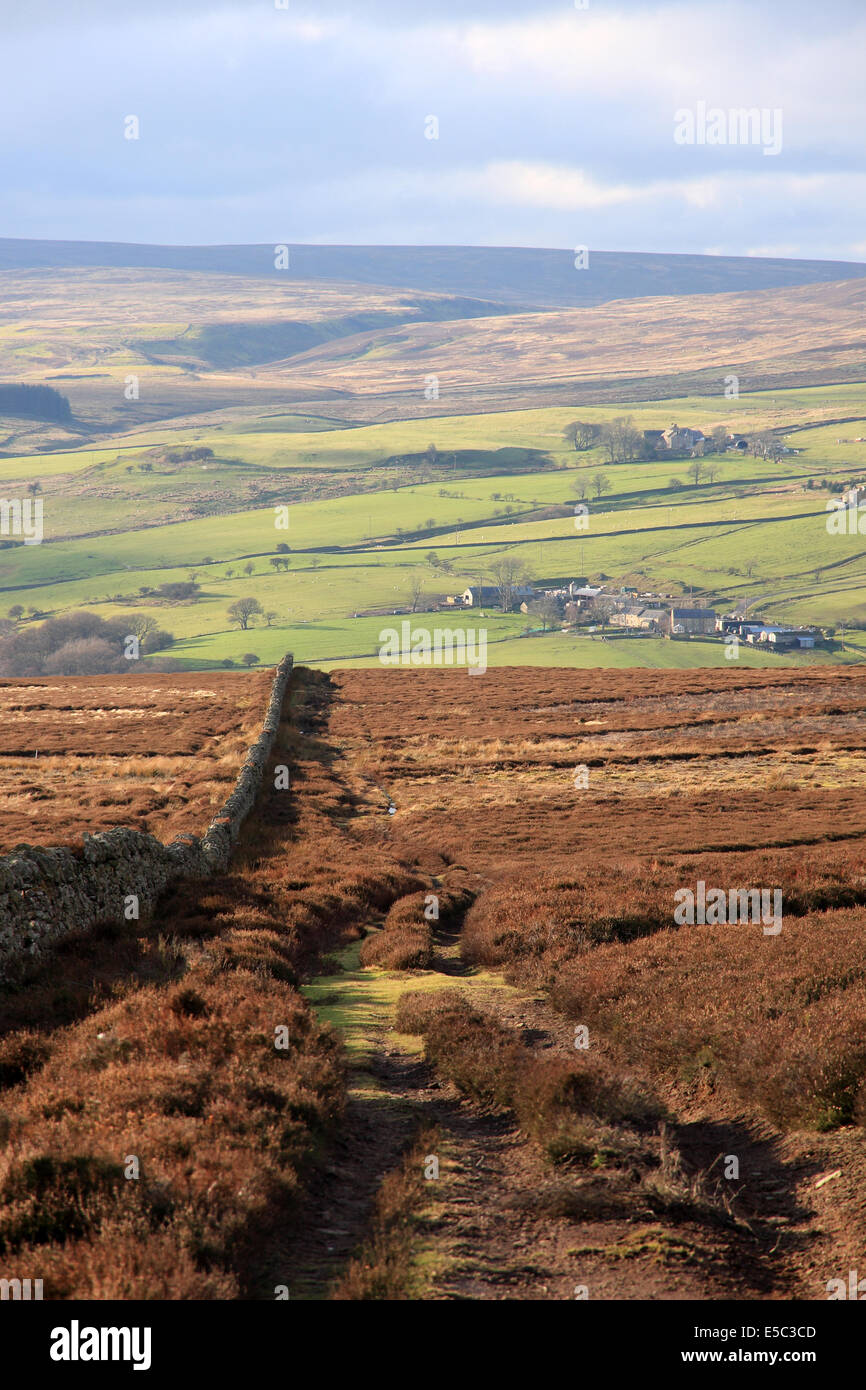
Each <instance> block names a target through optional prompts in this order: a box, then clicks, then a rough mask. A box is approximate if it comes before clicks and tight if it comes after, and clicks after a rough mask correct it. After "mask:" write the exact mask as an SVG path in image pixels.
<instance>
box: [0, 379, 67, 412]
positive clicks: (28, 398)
mask: <svg viewBox="0 0 866 1390" xmlns="http://www.w3.org/2000/svg"><path fill="white" fill-rule="evenodd" d="M0 415H15V416H23V417H24V418H25V419H28V420H71V419H72V407H71V406H70V404H69V401H68V400H67V398H66V396H62V395H61V394H60V392H59V391H55V389H54V387H53V386H24V385H0Z"/></svg>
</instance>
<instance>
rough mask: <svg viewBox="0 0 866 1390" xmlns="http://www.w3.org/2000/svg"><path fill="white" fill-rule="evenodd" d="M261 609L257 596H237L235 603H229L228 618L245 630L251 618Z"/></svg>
mask: <svg viewBox="0 0 866 1390" xmlns="http://www.w3.org/2000/svg"><path fill="white" fill-rule="evenodd" d="M261 611H262V605H261V604H260V603H259V601H258V599H257V598H239V599H238V600H237V601H236V602H235V603H232V604H230V605H229V609H228V616H229V620H230V621H231V622H233V623H237V625H238V627H239V628H240V629H241V631H242V632H246V630H247V628H248V627H249V626H250V625H251V623H252V621H253V619H254V618H255V617H256V616H257V615H258V614H259V613H261Z"/></svg>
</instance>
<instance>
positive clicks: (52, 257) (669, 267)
mask: <svg viewBox="0 0 866 1390" xmlns="http://www.w3.org/2000/svg"><path fill="white" fill-rule="evenodd" d="M274 260H275V256H274V246H273V245H261V246H145V245H135V244H132V243H124V242H98V241H26V240H18V239H12V238H0V271H3V270H30V269H40V268H45V267H59V266H66V267H96V266H99V267H119V268H135V267H141V268H148V269H152V270H183V271H206V272H210V273H214V272H218V273H224V274H234V275H244V276H256V277H259V276H264V277H268V278H282V279H285V278H286V277H287V275H290V276H291V277H292V278H293V279H294V280H341V281H350V282H353V283H355V284H361V285H390V286H399V287H400V288H402V289H409V290H416V291H418V290H421V291H427V292H432V293H437V294H451V295H468V296H471V297H477V298H481V299H487V300H498V301H500V302H501V303H503V304H511V305H521V306H523V307H526V308H570V307H577V306H580V305H591V304H603V303H606V302H607V301H609V300H611V299H633V298H647V297H651V296H655V295H691V294H720V293H724V292H725V291H728V290H740V291H743V290H765V289H781V288H785V287H786V286H793V285H808V284H817V283H823V282H825V281H828V280H846V279H853V278H859V277H862V276H866V264H864V263H861V262H859V261H809V260H784V259H779V258H770V257H763V256H689V255H664V254H652V253H647V252H631V251H592V252H590V254H589V264H588V266H587V267H586V268H585V269H581V270H578V269H576V268H575V256H574V253H573V252H572V251H571V250H564V249H563V250H552V249H548V248H532V247H508V246H304V245H291V244H289V269H288V272H287V271H284V270H279V271H278V270H276V269H275V267H274Z"/></svg>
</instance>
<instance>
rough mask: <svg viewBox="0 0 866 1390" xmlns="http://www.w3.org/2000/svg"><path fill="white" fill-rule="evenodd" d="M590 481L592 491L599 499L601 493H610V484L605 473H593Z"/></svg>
mask: <svg viewBox="0 0 866 1390" xmlns="http://www.w3.org/2000/svg"><path fill="white" fill-rule="evenodd" d="M591 481H592V490H593V492H594V493H595V495H596V497H598V498H599V499H601V494H602V493H603V492H610V489H611V486H612V484H611V481H610V478H609V477H608V476H607V474H606V473H593V475H592V480H591Z"/></svg>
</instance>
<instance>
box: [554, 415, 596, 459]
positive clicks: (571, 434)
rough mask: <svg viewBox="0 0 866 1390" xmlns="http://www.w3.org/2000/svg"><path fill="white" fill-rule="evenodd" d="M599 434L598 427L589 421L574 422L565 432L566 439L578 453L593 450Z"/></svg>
mask: <svg viewBox="0 0 866 1390" xmlns="http://www.w3.org/2000/svg"><path fill="white" fill-rule="evenodd" d="M599 433H600V430H599V427H598V425H591V424H590V423H589V421H588V420H572V422H571V424H570V425H566V427H565V429H564V430H563V434H564V436H565V439H566V440H567V441H568V443H569V444H570V445H571V446H572V448H573V449H575V450H577V452H578V453H583V451H584V450H585V449H590V448H592V446H593V444H594V443H595V442H596V440H597V438H598V436H599Z"/></svg>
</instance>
